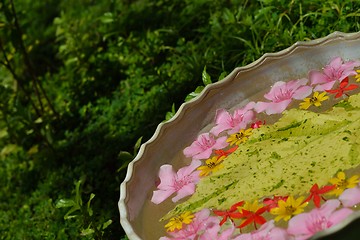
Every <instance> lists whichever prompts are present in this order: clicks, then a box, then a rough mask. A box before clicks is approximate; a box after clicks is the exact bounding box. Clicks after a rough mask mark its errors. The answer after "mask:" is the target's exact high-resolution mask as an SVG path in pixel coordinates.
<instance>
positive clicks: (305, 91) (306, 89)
mask: <svg viewBox="0 0 360 240" xmlns="http://www.w3.org/2000/svg"><path fill="white" fill-rule="evenodd" d="M311 93H312V87H310V86H302V87H300V88H298V89H297V90H296V91H295V93H294V95H293V98H294V99H297V100H302V99H304V98H306V97H307V96H309V95H310V94H311Z"/></svg>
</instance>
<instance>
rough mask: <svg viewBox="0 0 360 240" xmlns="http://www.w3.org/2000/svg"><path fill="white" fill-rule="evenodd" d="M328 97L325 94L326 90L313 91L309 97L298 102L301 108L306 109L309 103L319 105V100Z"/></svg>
mask: <svg viewBox="0 0 360 240" xmlns="http://www.w3.org/2000/svg"><path fill="white" fill-rule="evenodd" d="M327 99H329V97H328V96H326V92H322V93H319V92H314V95H313V96H312V97H311V98H304V101H303V102H302V103H300V108H301V109H308V108H309V107H310V106H311V105H314V106H316V107H320V106H321V102H322V101H325V100H327Z"/></svg>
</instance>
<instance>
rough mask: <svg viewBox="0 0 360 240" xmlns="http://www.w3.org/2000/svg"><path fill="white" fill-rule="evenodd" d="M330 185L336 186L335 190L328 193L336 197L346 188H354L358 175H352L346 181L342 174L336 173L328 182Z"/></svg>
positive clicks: (357, 181)
mask: <svg viewBox="0 0 360 240" xmlns="http://www.w3.org/2000/svg"><path fill="white" fill-rule="evenodd" d="M329 182H330V183H331V184H334V185H336V188H335V189H334V190H332V191H331V192H329V194H333V195H336V196H340V194H341V193H342V192H343V191H344V190H345V189H347V188H354V187H356V185H357V184H358V183H359V175H354V176H352V177H351V178H349V179H346V176H345V173H344V172H338V173H337V175H336V177H335V178H332V179H330V180H329Z"/></svg>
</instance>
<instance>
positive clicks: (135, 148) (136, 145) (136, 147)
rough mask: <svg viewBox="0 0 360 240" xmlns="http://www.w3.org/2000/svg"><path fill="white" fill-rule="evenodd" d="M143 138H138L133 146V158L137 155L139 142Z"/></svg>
mask: <svg viewBox="0 0 360 240" xmlns="http://www.w3.org/2000/svg"><path fill="white" fill-rule="evenodd" d="M142 138H143V137H140V138H139V139H138V140H137V141H136V143H135V146H134V156H135V155H136V154H137V152H138V150H139V148H140V146H141V140H142Z"/></svg>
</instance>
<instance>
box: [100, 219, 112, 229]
mask: <svg viewBox="0 0 360 240" xmlns="http://www.w3.org/2000/svg"><path fill="white" fill-rule="evenodd" d="M110 224H112V220H111V219H110V220H108V221H106V222H104V223H103V225H102V230H105V229H106V228H107V227H108V226H110Z"/></svg>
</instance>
